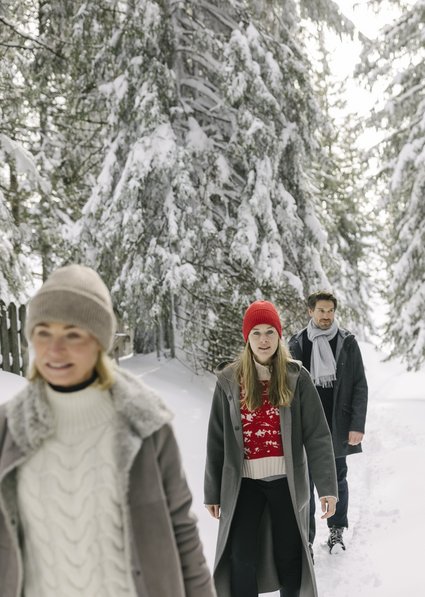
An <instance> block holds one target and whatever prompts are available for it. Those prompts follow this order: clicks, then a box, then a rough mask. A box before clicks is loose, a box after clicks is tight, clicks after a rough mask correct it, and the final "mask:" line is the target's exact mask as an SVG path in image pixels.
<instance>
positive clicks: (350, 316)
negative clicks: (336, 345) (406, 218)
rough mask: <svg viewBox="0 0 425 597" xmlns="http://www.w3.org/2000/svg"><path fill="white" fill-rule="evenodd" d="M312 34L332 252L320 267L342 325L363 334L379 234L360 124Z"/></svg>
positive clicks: (321, 206) (322, 215)
mask: <svg viewBox="0 0 425 597" xmlns="http://www.w3.org/2000/svg"><path fill="white" fill-rule="evenodd" d="M316 31H317V52H318V65H317V67H316V69H315V70H316V77H317V79H316V81H317V83H316V89H317V93H316V96H317V98H318V101H319V103H320V106H321V115H322V121H321V126H320V129H319V134H318V138H319V142H320V151H317V153H316V165H315V168H316V170H317V172H316V179H317V184H318V193H317V199H318V201H317V205H316V209H317V213H318V214H319V219H320V221H321V223H322V225H323V228H324V229H325V231H326V235H327V239H326V244H327V245H328V247H329V248H330V250H329V251H328V252H327V253H326V254H325V256H324V267H325V269H326V271H327V273H328V277H329V281H330V283H331V286H332V289H333V290H334V292H335V294H336V295H337V296H338V298H339V301H340V307H339V308H338V311H340V312H341V317H342V319H343V321H344V325H346V326H347V327H350V328H353V329H354V330H356V332H358V333H363V332H364V330H365V328H366V327H368V326H369V327H373V326H372V324H371V320H370V312H369V309H368V305H369V303H370V294H371V288H370V286H371V284H370V282H369V279H370V274H371V273H372V270H373V258H372V252H373V251H372V242H371V239H372V237H373V236H376V233H377V224H376V221H375V217H374V213H373V209H372V206H371V205H370V196H369V192H368V189H367V179H366V171H367V167H368V162H367V159H366V158H365V155H366V152H365V150H362V149H361V148H360V147H359V145H358V138H359V136H360V135H361V133H362V132H363V129H364V126H363V123H362V121H361V120H360V118H359V116H358V114H353V113H350V112H349V111H348V108H347V99H346V96H345V92H346V89H345V84H346V81H343V82H341V81H338V79H336V78H335V76H333V74H332V72H331V67H330V64H329V53H328V49H327V44H326V34H327V31H326V30H325V29H324V28H322V27H317V28H316Z"/></svg>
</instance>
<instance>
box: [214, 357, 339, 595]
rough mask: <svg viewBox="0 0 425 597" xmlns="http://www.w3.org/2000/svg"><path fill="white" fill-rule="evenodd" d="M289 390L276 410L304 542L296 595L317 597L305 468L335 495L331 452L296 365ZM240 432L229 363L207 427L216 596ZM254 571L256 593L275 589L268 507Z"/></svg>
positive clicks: (325, 492) (224, 591)
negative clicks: (288, 398) (286, 401)
mask: <svg viewBox="0 0 425 597" xmlns="http://www.w3.org/2000/svg"><path fill="white" fill-rule="evenodd" d="M288 383H289V387H290V388H291V390H292V391H293V393H294V398H293V401H292V404H291V406H290V407H281V408H280V421H281V423H280V424H281V432H282V441H283V450H284V454H285V463H286V472H287V476H288V484H289V490H290V494H291V499H292V503H293V507H294V512H295V516H296V519H297V522H298V527H299V530H300V534H301V538H302V542H303V547H304V549H303V567H302V585H301V597H317V588H316V583H315V578H314V572H313V565H312V560H311V556H310V551H309V548H308V517H309V504H310V488H309V479H308V467H307V463H308V466H309V467H310V470H311V474H312V477H313V479H314V482H315V484H316V487H317V490H318V493H319V495H320V496H329V495H333V496H337V484H336V473H335V461H334V453H333V450H332V442H331V437H330V433H329V428H328V425H327V423H326V420H325V416H324V413H323V408H322V405H321V403H320V399H319V396H318V394H317V391H316V389H315V387H314V385H313V382H312V381H311V378H310V375H309V373H308V371H307V370H306V369H304V368H303V367H301V363H297V362H294V361H291V362H290V363H288ZM243 457H244V453H243V436H242V421H241V412H240V388H239V382H238V380H237V379H236V375H235V369H234V367H233V366H232V365H229V366H228V367H226V368H225V369H224V370H223V371H221V372H220V373H219V375H218V380H217V384H216V388H215V392H214V397H213V402H212V407H211V415H210V421H209V427H208V439H207V462H206V469H205V498H204V501H205V504H220V507H221V517H220V521H219V531H218V539H217V550H216V559H215V566H214V568H215V572H214V578H215V583H216V589H217V594H218V595H219V597H230V567H229V552H228V549H229V546H228V538H229V531H230V526H231V523H232V518H233V514H234V511H235V506H236V501H237V498H238V494H239V488H240V485H241V479H242V465H243ZM260 537H261V538H260V541H259V544H260V545H259V549H258V552H259V554H260V562H259V566H258V571H257V579H258V591H259V593H266V592H271V591H275V590H277V589H279V587H280V584H279V580H278V577H277V573H276V570H275V566H274V559H273V548H272V542H271V528H270V521H269V519H268V515H267V511H266V515H265V517H264V520H263V524H262V529H261V532H260Z"/></svg>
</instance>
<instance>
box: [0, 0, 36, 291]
mask: <svg viewBox="0 0 425 597" xmlns="http://www.w3.org/2000/svg"><path fill="white" fill-rule="evenodd" d="M26 15H27V7H26V5H25V3H21V5H20V6H19V7H17V6H12V5H11V3H8V4H7V5H4V6H2V11H1V16H0V18H1V27H0V62H1V65H2V66H1V77H0V298H1V299H2V300H3V301H4V302H5V303H8V302H9V301H10V300H14V301H16V302H17V303H19V302H21V301H22V302H23V301H24V300H25V299H26V290H27V286H28V283H29V281H30V268H31V264H30V261H29V256H30V253H31V250H30V243H31V233H32V231H31V223H30V219H29V215H28V203H29V201H30V199H31V197H32V196H33V194H34V193H37V192H39V191H40V190H42V189H45V190H46V189H47V188H48V183H47V182H46V180H43V179H42V177H41V176H40V174H39V172H38V170H37V165H36V161H35V159H34V156H33V154H32V153H31V151H30V147H31V134H32V132H33V128H32V127H33V122H32V118H31V110H30V107H29V106H30V102H29V90H28V86H27V73H28V70H29V68H30V58H29V53H30V51H31V48H32V44H33V43H34V38H33V36H32V35H31V34H30V33H28V32H25V29H24V28H22V27H21V26H20V22H23V21H25V19H26Z"/></svg>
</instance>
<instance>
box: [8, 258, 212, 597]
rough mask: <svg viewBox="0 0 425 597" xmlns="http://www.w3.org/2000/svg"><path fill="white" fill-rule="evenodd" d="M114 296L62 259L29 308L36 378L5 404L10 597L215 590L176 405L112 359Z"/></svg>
mask: <svg viewBox="0 0 425 597" xmlns="http://www.w3.org/2000/svg"><path fill="white" fill-rule="evenodd" d="M114 329H115V318H114V313H113V309H112V302H111V298H110V295H109V292H108V290H107V288H106V286H105V285H104V283H103V282H102V280H101V279H100V277H99V276H98V274H97V273H96V272H95V271H93V270H92V269H90V268H87V267H84V266H81V265H70V266H67V267H63V268H60V269H58V270H56V271H55V272H53V274H52V275H51V276H50V277H49V278H48V279H47V281H46V282H45V283H44V284H43V286H42V287H41V289H40V290H39V291H38V292H37V293H36V295H35V296H34V298H33V299H32V300H31V302H30V304H29V311H28V318H27V325H26V335H27V338H28V340H29V341H30V342H31V344H32V347H33V350H34V362H33V365H32V370H31V373H30V376H29V383H28V385H27V387H26V388H24V389H23V390H22V391H21V392H20V393H19V394H17V395H16V396H15V398H13V399H12V400H11V401H10V402H8V403H6V405H4V406H2V407H1V408H0V579H1V597H16V596H17V595H25V597H58V596H59V595H60V596H65V595H66V596H67V597H95V596H99V597H100V596H101V597H138V596H140V597H148V596H152V597H169V596H170V595H173V596H177V597H189V596H190V597H214V596H215V591H214V588H213V585H212V581H211V578H210V574H209V571H208V568H207V566H206V563H205V559H204V556H203V553H202V547H201V543H200V540H199V536H198V531H197V527H196V521H195V519H194V517H193V516H192V514H191V512H190V506H191V495H190V492H189V489H188V486H187V483H186V480H185V476H184V473H183V471H182V467H181V462H180V457H179V451H178V447H177V445H176V440H175V437H174V434H173V431H172V428H171V427H170V419H171V414H170V412H169V411H168V409H167V408H166V407H165V405H164V404H163V403H162V401H161V399H160V398H159V397H158V396H157V395H155V393H154V392H153V391H152V390H151V389H150V388H148V387H147V386H145V385H144V384H143V383H142V382H141V381H140V380H139V379H137V378H135V377H133V376H132V375H130V374H129V373H126V372H125V371H123V370H120V369H119V368H115V367H114V366H113V364H112V362H111V361H110V360H109V358H108V357H107V352H108V350H109V349H110V347H111V344H112V340H113V335H114Z"/></svg>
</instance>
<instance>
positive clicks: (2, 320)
mask: <svg viewBox="0 0 425 597" xmlns="http://www.w3.org/2000/svg"><path fill="white" fill-rule="evenodd" d="M0 345H1V355H2V363H1V368H2V369H3V371H10V349H9V333H8V329H7V310H6V305H5V304H4V302H3V301H0Z"/></svg>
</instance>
